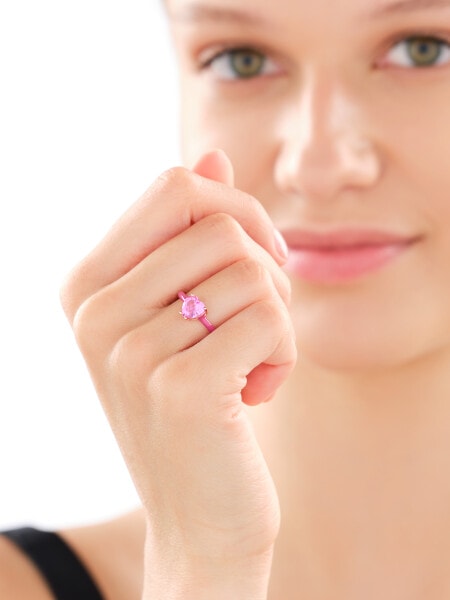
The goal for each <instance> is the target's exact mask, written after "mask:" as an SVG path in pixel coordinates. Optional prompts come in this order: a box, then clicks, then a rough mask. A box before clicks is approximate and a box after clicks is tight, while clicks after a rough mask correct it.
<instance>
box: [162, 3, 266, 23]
mask: <svg viewBox="0 0 450 600" xmlns="http://www.w3.org/2000/svg"><path fill="white" fill-rule="evenodd" d="M169 15H170V17H171V19H172V21H175V22H181V23H208V22H209V23H225V24H231V25H247V26H252V27H266V28H269V27H271V28H273V23H272V22H271V21H269V20H268V19H264V18H263V17H261V16H260V15H257V14H255V13H250V12H247V11H245V10H238V9H234V8H227V7H221V6H209V5H207V4H201V3H196V2H192V3H190V4H186V5H184V6H183V7H182V8H181V9H180V10H177V11H176V12H174V13H172V12H171V11H170V10H169Z"/></svg>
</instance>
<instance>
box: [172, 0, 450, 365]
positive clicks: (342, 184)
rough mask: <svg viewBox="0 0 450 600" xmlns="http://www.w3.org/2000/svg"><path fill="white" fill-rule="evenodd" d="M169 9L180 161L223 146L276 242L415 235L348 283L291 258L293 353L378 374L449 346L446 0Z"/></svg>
mask: <svg viewBox="0 0 450 600" xmlns="http://www.w3.org/2000/svg"><path fill="white" fill-rule="evenodd" d="M426 5H428V6H426ZM168 10H169V16H170V22H171V28H172V31H173V35H174V40H175V45H176V50H177V55H178V58H179V65H180V76H181V93H182V148H183V155H184V159H185V163H186V164H187V165H188V166H190V165H192V164H193V163H194V162H195V160H196V159H197V158H198V157H199V155H200V154H201V153H202V152H204V151H206V150H210V149H212V148H216V147H221V148H223V149H224V150H225V151H226V152H227V154H228V155H229V156H230V158H231V160H232V162H233V164H234V167H235V174H236V187H238V188H240V189H242V190H245V191H246V192H249V193H251V194H252V195H254V196H255V197H256V198H258V199H259V200H260V201H261V202H262V204H263V205H264V206H265V208H266V209H267V211H268V212H269V214H270V215H271V217H272V219H273V221H274V223H275V225H276V226H277V227H278V228H279V229H280V230H281V231H282V232H284V233H286V235H287V237H288V238H289V237H290V236H292V237H293V239H294V238H295V235H296V232H298V230H299V229H300V228H301V229H305V228H306V229H315V230H318V229H319V230H320V229H321V230H324V229H325V230H326V229H328V230H329V229H336V228H344V227H356V228H375V229H381V230H384V231H389V232H395V233H399V234H402V235H405V236H407V237H408V238H410V237H419V238H420V239H419V240H418V241H417V242H416V243H414V244H412V245H410V246H409V247H408V249H407V250H405V251H404V252H402V253H401V254H400V255H399V256H397V257H396V258H395V259H394V260H391V261H389V262H388V263H386V264H385V265H384V266H383V267H381V268H378V269H375V270H372V271H369V272H367V273H365V274H363V275H361V276H359V277H353V278H351V279H348V280H345V281H334V282H333V281H326V282H324V281H312V280H309V279H306V278H304V277H303V276H301V275H299V274H298V272H296V270H295V268H291V267H292V265H288V267H287V269H288V271H289V272H290V275H291V280H292V285H293V302H292V317H293V320H294V324H295V327H296V330H297V335H298V345H299V350H300V355H301V354H302V353H303V355H305V356H308V357H310V358H311V359H313V360H315V361H317V362H318V363H320V364H322V365H324V366H329V367H332V368H348V369H352V368H358V369H361V368H374V367H383V368H385V367H386V366H394V365H396V366H398V365H399V364H401V363H406V362H410V361H412V360H413V359H416V358H418V357H419V356H423V355H425V354H426V353H427V354H428V353H430V352H431V351H435V350H438V349H443V348H450V0H449V1H445V0H441V1H439V0H431V1H430V0H429V1H428V2H426V1H424V0H400V1H398V0H364V1H361V0H339V2H334V3H330V2H329V1H328V0H314V1H311V0H277V1H276V2H274V1H273V0H246V2H241V0H198V1H196V0H169V1H168ZM294 254H295V252H294Z"/></svg>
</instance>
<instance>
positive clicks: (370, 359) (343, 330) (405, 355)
mask: <svg viewBox="0 0 450 600" xmlns="http://www.w3.org/2000/svg"><path fill="white" fill-rule="evenodd" d="M333 308H334V309H333ZM408 312H409V311H408V310H406V311H405V310H403V311H401V310H399V309H397V310H391V311H389V310H372V311H370V310H368V308H367V306H366V309H365V310H364V305H361V304H360V305H359V306H354V307H353V310H352V309H351V306H346V307H344V306H340V307H336V306H334V307H331V306H330V305H327V304H326V303H323V304H322V306H321V305H320V302H316V303H315V306H314V310H308V309H307V307H305V306H298V307H297V308H296V310H295V311H294V312H293V314H292V318H293V323H294V327H295V331H296V338H297V349H298V355H299V363H301V360H302V359H303V360H305V361H307V362H310V363H313V364H315V365H317V366H319V367H321V368H323V369H327V370H332V371H345V372H375V371H387V370H391V369H396V368H401V367H403V366H406V365H408V364H411V363H413V362H415V361H417V360H418V359H420V357H422V356H424V355H426V354H429V353H430V351H432V349H433V348H436V347H437V345H438V344H437V340H436V336H433V335H432V333H433V329H432V328H431V329H430V328H429V327H427V324H426V323H424V322H422V323H420V324H419V326H418V323H417V320H415V322H414V320H413V319H412V318H411V316H412V315H410V314H408ZM429 325H431V323H429ZM441 331H442V329H441ZM421 333H423V334H424V335H421Z"/></svg>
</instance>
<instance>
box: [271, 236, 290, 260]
mask: <svg viewBox="0 0 450 600" xmlns="http://www.w3.org/2000/svg"><path fill="white" fill-rule="evenodd" d="M274 236H275V247H276V249H277V251H278V254H279V255H280V256H281V258H283V259H284V260H286V259H287V257H288V256H289V250H288V247H287V244H286V240H285V239H284V237H283V236H282V235H281V233H280V232H279V231H278V229H275V230H274Z"/></svg>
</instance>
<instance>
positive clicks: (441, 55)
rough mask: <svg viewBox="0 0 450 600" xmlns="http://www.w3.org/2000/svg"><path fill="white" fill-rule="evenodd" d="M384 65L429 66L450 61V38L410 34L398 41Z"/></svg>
mask: <svg viewBox="0 0 450 600" xmlns="http://www.w3.org/2000/svg"><path fill="white" fill-rule="evenodd" d="M388 56H390V58H389V59H387V60H383V66H391V64H392V62H391V61H392V60H394V61H395V62H396V63H397V64H395V63H394V66H399V63H400V66H401V67H417V68H427V67H428V68H429V67H435V66H439V65H441V64H445V63H450V40H446V39H443V38H440V37H434V36H432V35H426V34H419V35H410V36H408V37H406V38H405V39H403V40H401V41H399V42H398V43H396V44H395V45H394V46H393V48H392V50H391V51H390V52H389V53H388Z"/></svg>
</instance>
